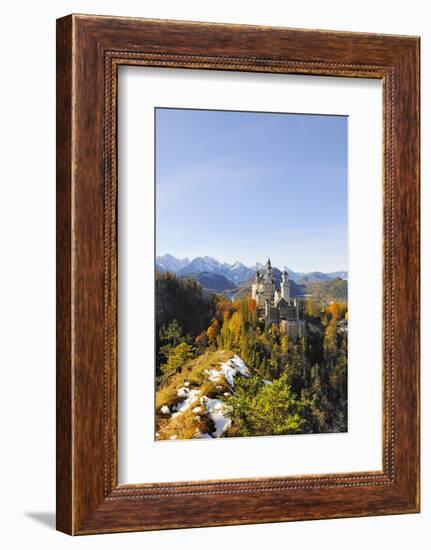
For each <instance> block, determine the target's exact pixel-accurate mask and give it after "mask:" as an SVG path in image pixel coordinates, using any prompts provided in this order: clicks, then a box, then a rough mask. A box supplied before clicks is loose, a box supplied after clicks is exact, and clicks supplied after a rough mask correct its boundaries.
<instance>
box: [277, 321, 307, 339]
mask: <svg viewBox="0 0 431 550" xmlns="http://www.w3.org/2000/svg"><path fill="white" fill-rule="evenodd" d="M280 332H281V333H282V334H287V336H289V338H302V337H303V336H305V332H306V326H305V321H280Z"/></svg>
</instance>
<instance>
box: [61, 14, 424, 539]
mask: <svg viewBox="0 0 431 550" xmlns="http://www.w3.org/2000/svg"><path fill="white" fill-rule="evenodd" d="M418 101H419V39H418V38H417V37H407V36H386V35H376V34H357V33H342V32H332V31H306V30H296V29H287V28H269V27H254V26H238V25H224V24H209V23H192V22H180V21H157V20H146V19H129V18H115V17H98V16H89V15H71V16H67V17H65V18H62V19H59V20H58V22H57V304H58V306H57V528H58V529H59V530H61V531H64V532H66V533H69V534H90V533H103V532H117V531H137V530H148V529H167V528H175V527H197V526H211V525H232V524H241V523H262V522H274V521H290V520H304V519H318V518H337V517H347V516H364V515H378V514H398V513H413V512H418V511H419V435H418V429H419V107H418Z"/></svg>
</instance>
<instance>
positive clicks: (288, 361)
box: [142, 107, 348, 441]
mask: <svg viewBox="0 0 431 550" xmlns="http://www.w3.org/2000/svg"><path fill="white" fill-rule="evenodd" d="M154 116H155V181H154V185H155V339H156V352H155V440H156V441H172V440H193V439H196V440H202V439H206V440H209V439H218V438H232V437H259V436H260V437H262V436H276V435H284V436H289V435H298V434H325V433H340V432H347V431H348V391H347V387H348V386H347V382H348V116H341V115H332V114H319V113H317V114H303V113H277V112H251V111H228V110H209V109H208V110H206V109H180V108H165V107H156V108H155V111H154ZM144 367H145V365H143V366H142V368H144Z"/></svg>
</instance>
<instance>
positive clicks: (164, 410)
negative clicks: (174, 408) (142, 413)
mask: <svg viewBox="0 0 431 550" xmlns="http://www.w3.org/2000/svg"><path fill="white" fill-rule="evenodd" d="M160 412H161V413H162V414H170V413H171V411H170V410H169V407H168V406H167V405H163V407H161V409H160Z"/></svg>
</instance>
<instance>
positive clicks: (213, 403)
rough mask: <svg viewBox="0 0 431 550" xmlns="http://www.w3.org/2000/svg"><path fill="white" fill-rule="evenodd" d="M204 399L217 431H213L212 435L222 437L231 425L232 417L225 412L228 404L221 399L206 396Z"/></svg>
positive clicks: (207, 411)
mask: <svg viewBox="0 0 431 550" xmlns="http://www.w3.org/2000/svg"><path fill="white" fill-rule="evenodd" d="M202 400H203V403H204V404H205V407H206V413H207V415H208V416H209V417H210V418H211V420H212V421H213V422H214V426H215V431H214V432H213V433H212V436H213V437H221V436H222V435H223V433H224V432H225V431H226V430H227V429H228V428H229V426H230V425H231V419H230V418H228V417H227V416H225V415H224V414H223V413H224V412H226V409H227V406H226V404H225V403H223V401H221V400H220V399H209V398H208V397H204V398H202Z"/></svg>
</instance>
